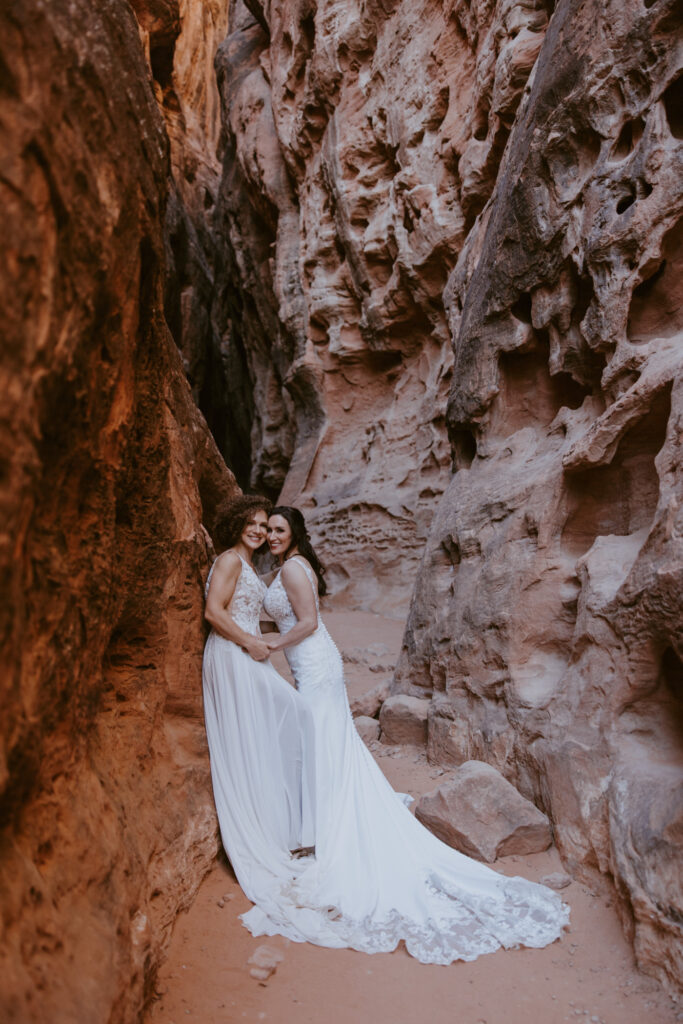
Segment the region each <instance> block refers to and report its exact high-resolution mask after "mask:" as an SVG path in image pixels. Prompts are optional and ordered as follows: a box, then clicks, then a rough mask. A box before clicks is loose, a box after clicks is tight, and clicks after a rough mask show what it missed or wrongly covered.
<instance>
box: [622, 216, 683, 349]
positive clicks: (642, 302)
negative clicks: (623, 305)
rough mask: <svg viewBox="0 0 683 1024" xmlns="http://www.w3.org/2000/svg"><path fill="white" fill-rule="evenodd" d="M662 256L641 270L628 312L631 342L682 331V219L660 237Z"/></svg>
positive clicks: (667, 335) (664, 336)
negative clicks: (640, 278) (641, 278)
mask: <svg viewBox="0 0 683 1024" xmlns="http://www.w3.org/2000/svg"><path fill="white" fill-rule="evenodd" d="M661 255H662V259H661V262H659V263H656V262H654V263H652V264H651V266H650V267H649V268H644V269H643V270H642V271H641V272H642V273H643V275H644V280H643V281H641V283H640V284H639V285H638V286H637V287H636V288H635V289H634V290H633V295H632V296H631V306H630V309H629V315H628V326H627V333H628V337H629V340H630V341H633V342H644V341H649V340H650V339H651V338H657V337H662V338H668V337H671V336H672V335H674V334H677V333H678V332H679V331H681V330H683V220H682V221H679V222H678V224H676V225H674V227H673V228H671V229H670V230H669V231H668V232H667V234H666V235H665V236H664V238H663V239H662V252H661Z"/></svg>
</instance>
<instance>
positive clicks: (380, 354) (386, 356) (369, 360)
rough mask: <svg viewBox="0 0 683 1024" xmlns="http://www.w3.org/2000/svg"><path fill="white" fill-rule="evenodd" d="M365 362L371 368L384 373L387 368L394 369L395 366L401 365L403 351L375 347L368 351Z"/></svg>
mask: <svg viewBox="0 0 683 1024" xmlns="http://www.w3.org/2000/svg"><path fill="white" fill-rule="evenodd" d="M363 362H364V363H365V365H366V366H368V367H369V368H370V369H371V370H374V371H375V372H377V373H383V372H386V371H387V370H391V369H393V368H394V367H395V366H399V364H400V363H401V353H400V352H396V351H395V350H394V349H384V350H382V349H379V350H377V349H375V350H371V351H368V353H367V355H365V357H364V359H363Z"/></svg>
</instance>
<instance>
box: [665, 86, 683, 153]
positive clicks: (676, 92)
mask: <svg viewBox="0 0 683 1024" xmlns="http://www.w3.org/2000/svg"><path fill="white" fill-rule="evenodd" d="M662 99H663V100H664V110H665V111H666V119H667V121H668V122H669V131H670V132H671V134H672V135H673V137H674V139H683V75H679V77H678V78H677V79H675V81H673V82H672V83H671V85H670V86H669V87H668V89H666V90H665V92H664V95H663V96H662Z"/></svg>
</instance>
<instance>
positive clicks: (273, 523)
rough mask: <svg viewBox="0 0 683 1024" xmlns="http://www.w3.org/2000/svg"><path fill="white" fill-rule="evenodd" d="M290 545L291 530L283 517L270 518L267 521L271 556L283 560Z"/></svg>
mask: <svg viewBox="0 0 683 1024" xmlns="http://www.w3.org/2000/svg"><path fill="white" fill-rule="evenodd" d="M291 543H292V528H291V526H290V525H289V523H288V522H287V520H286V519H285V517H284V516H271V517H270V519H269V520H268V547H269V548H270V550H271V552H272V554H274V555H275V556H276V557H278V558H283V557H284V555H285V553H286V551H287V549H288V548H289V545H290V544H291Z"/></svg>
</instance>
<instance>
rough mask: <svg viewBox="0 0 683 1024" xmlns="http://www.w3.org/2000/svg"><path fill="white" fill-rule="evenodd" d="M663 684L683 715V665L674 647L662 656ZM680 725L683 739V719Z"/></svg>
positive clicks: (668, 648)
mask: <svg viewBox="0 0 683 1024" xmlns="http://www.w3.org/2000/svg"><path fill="white" fill-rule="evenodd" d="M662 682H663V683H664V689H665V692H666V693H667V694H668V695H669V696H670V697H672V698H673V700H675V702H676V704H677V706H678V712H679V714H680V715H683V663H681V659H680V658H679V657H678V655H677V654H676V652H675V651H674V649H673V647H667V649H666V650H665V651H664V654H663V655H662ZM680 725H681V737H682V738H683V719H682V720H681V722H680Z"/></svg>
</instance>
